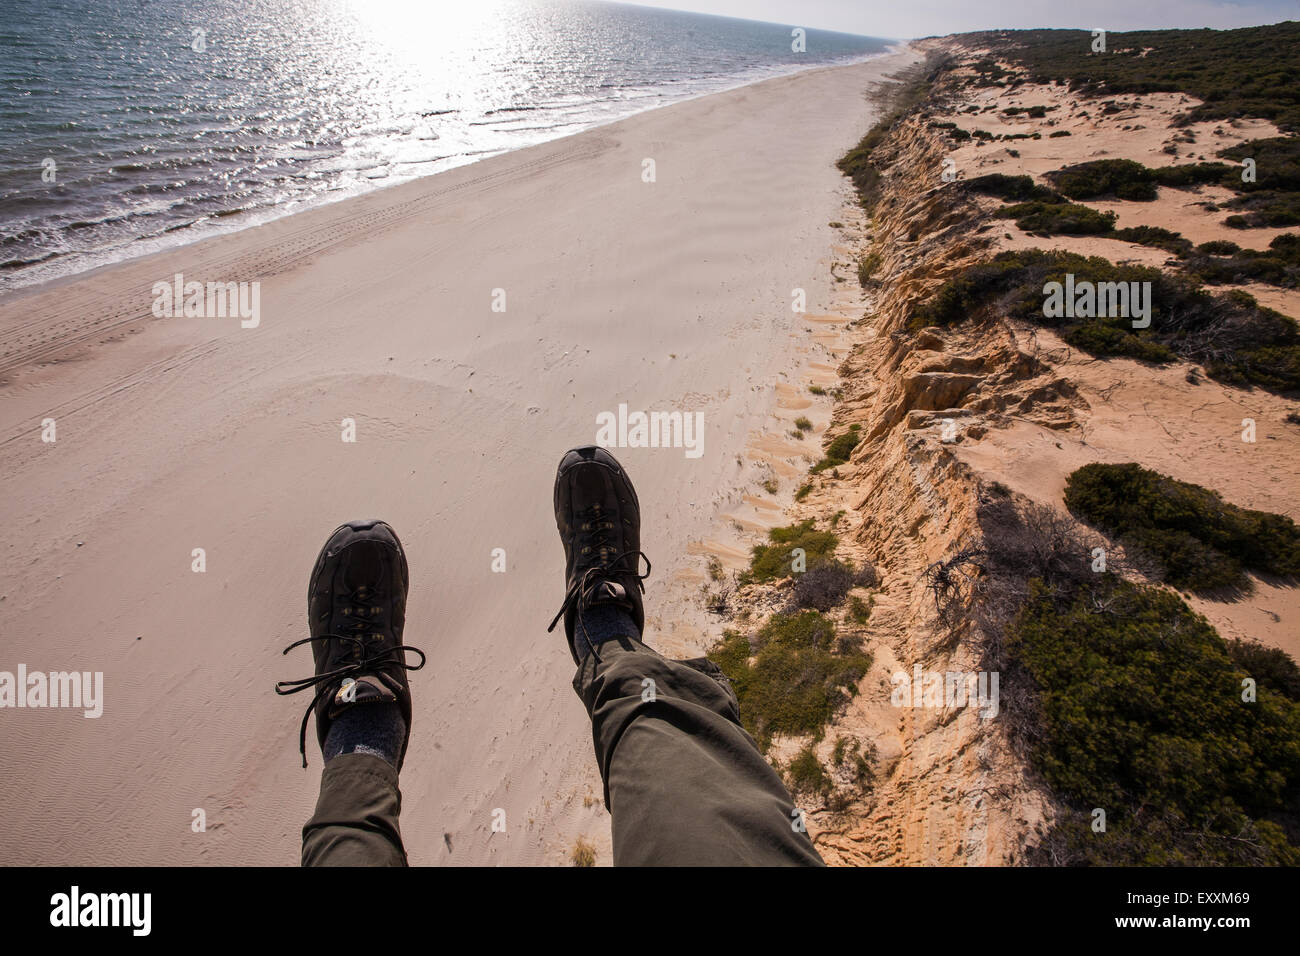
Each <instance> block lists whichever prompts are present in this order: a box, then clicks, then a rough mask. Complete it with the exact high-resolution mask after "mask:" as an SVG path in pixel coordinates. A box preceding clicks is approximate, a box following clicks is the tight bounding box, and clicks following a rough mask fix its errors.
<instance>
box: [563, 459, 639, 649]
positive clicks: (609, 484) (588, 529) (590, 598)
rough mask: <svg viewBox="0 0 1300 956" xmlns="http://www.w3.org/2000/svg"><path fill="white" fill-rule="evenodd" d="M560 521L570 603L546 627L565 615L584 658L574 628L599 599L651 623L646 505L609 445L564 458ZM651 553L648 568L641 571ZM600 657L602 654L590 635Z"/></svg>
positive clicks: (566, 596) (571, 646)
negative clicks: (644, 545)
mask: <svg viewBox="0 0 1300 956" xmlns="http://www.w3.org/2000/svg"><path fill="white" fill-rule="evenodd" d="M555 524H556V526H557V527H558V528H559V530H560V540H561V541H562V542H564V561H565V573H564V576H565V594H564V604H563V605H562V606H561V607H560V611H559V613H558V614H556V615H555V618H554V620H552V621H551V626H550V627H548V628H547V629H546V630H547V632H548V633H549V632H550V631H553V630H555V625H556V624H557V623H558V622H559V620H560V618H561V617H563V618H564V631H565V633H566V634H567V635H568V638H569V653H570V654H572V655H573V662H574V663H575V664H580V663H582V662H581V660H580V659H579V657H578V652H577V649H576V648H575V647H574V643H573V634H574V628H575V626H576V627H580V628H583V635H584V640H585V639H586V637H585V635H586V628H585V627H584V626H583V624H582V612H583V611H585V610H587V609H588V608H590V607H593V606H594V605H597V604H613V605H616V606H618V607H621V608H623V609H624V610H625V611H627V612H628V614H629V615H631V617H632V620H633V621H635V622H636V626H637V631H638V632H639V631H641V630H643V629H644V628H645V610H644V608H643V607H642V605H641V594H642V593H643V592H644V591H645V585H643V584H642V583H641V582H642V581H643V580H645V578H647V577H649V576H650V559H649V558H646V556H645V554H644V553H643V552H642V551H641V506H640V504H639V503H638V502H637V498H636V490H635V489H634V488H633V487H632V482H631V481H630V480H629V479H628V477H627V472H625V471H624V470H623V467H622V465H620V464H619V463H618V461H616V460H615V458H614V456H613V455H611V454H610V453H609V452H608V451H606V450H605V449H604V448H600V447H597V446H595V445H585V446H583V447H582V448H575V449H573V450H572V451H570V452H568V453H567V454H566V455H565V456H564V457H563V458H562V459H560V467H559V469H558V470H557V472H556V475H555ZM642 558H645V574H639V573H638V570H639V568H640V560H641V559H642ZM588 646H590V647H592V652H593V653H594V654H595V655H596V659H597V660H600V654H599V652H597V651H596V650H595V646H594V645H592V644H591V643H590V641H588Z"/></svg>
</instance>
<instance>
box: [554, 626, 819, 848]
mask: <svg viewBox="0 0 1300 956" xmlns="http://www.w3.org/2000/svg"><path fill="white" fill-rule="evenodd" d="M599 656H600V658H601V659H600V660H597V659H596V656H595V655H591V656H588V657H587V658H586V659H585V660H584V661H583V663H582V664H581V666H579V668H578V673H577V675H576V676H575V677H574V680H573V687H574V690H576V691H577V692H578V696H579V697H581V698H582V701H583V703H584V704H586V706H587V713H588V714H590V715H591V732H592V738H593V740H594V742H595V745H596V761H597V763H598V765H599V767H600V774H601V777H602V779H603V780H604V781H605V806H606V807H607V808H608V809H609V813H610V816H611V818H612V820H613V833H614V865H615V866H791V865H801V866H821V865H823V864H822V860H821V857H820V856H818V854H817V851H816V850H815V849H813V845H812V841H811V840H810V839H809V837H808V834H807V833H806V832H804V831H803V827H802V820H801V818H800V816H799V814H798V812H797V811H796V810H795V807H794V803H793V801H792V800H791V799H790V793H789V791H788V790H786V788H785V785H784V784H783V783H782V782H781V779H780V777H778V776H777V775H776V772H775V771H773V770H772V768H771V767H770V766H769V765H768V763H767V761H766V760H764V759H763V757H762V755H761V754H760V753H759V752H758V747H757V745H756V744H755V743H754V739H753V738H752V737H751V736H750V735H749V734H747V733H746V732H745V731H744V729H743V728H742V727H741V726H740V711H739V707H738V704H737V701H736V695H735V693H734V692H733V691H732V690H731V688H730V687H729V686H724V684H723V683H722V682H720V681H718V680H716V679H715V678H714V677H711V676H709V675H708V674H706V673H703V672H702V671H701V670H699V669H697V668H696V667H694V666H691V665H690V664H686V663H683V662H682V661H670V660H668V659H667V658H665V657H663V656H661V655H660V654H658V653H656V652H655V651H653V650H651V649H650V648H648V647H646V646H645V645H644V644H642V643H641V642H639V641H636V640H632V639H631V638H617V639H615V640H612V641H606V642H605V643H603V644H601V645H600V647H599Z"/></svg>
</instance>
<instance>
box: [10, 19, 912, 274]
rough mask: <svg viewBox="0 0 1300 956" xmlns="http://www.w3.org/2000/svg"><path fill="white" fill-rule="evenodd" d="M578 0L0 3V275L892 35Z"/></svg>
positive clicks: (531, 138) (394, 176)
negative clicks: (798, 35) (801, 37)
mask: <svg viewBox="0 0 1300 956" xmlns="http://www.w3.org/2000/svg"><path fill="white" fill-rule="evenodd" d="M796 26H801V25H800V24H765V23H757V22H753V21H746V20H735V19H729V18H724V17H713V16H704V15H699V14H691V13H680V12H675V11H666V10H659V9H655V8H650V7H635V6H623V5H619V4H609V3H595V2H584V0H460V2H457V3H448V2H443V0H0V293H3V292H6V291H10V290H13V289H15V288H19V287H21V286H25V285H29V284H32V283H35V282H40V281H44V280H47V279H51V278H54V277H57V276H62V275H68V274H71V273H74V272H79V271H82V270H85V269H88V268H93V267H95V266H99V265H103V264H106V263H109V262H114V261H118V260H121V259H125V258H129V257H132V256H136V255H141V254H144V253H148V252H153V251H156V250H158V249H161V248H165V247H167V246H170V245H175V244H179V243H182V242H188V241H193V240H195V239H198V238H202V237H205V236H208V235H212V234H214V233H217V232H223V231H229V230H232V229H238V228H243V227H245V226H248V225H251V224H254V223H257V222H263V221H266V220H268V219H271V218H275V217H277V216H281V215H285V214H287V213H291V212H295V211H297V210H300V209H303V208H306V207H308V206H311V205H316V204H319V203H322V202H327V201H330V200H333V199H338V198H342V197H344V196H348V195H353V194H356V193H359V192H363V191H366V190H368V189H373V188H377V187H379V186H383V185H387V184H391V183H396V182H401V181H404V180H408V179H411V178H414V177H417V176H425V175H429V174H430V173H434V172H438V171H440V170H443V169H447V168H450V167H453V166H457V165H461V164H464V163H468V162H473V161H475V160H477V159H481V158H483V157H486V156H490V155H493V154H496V153H499V152H502V151H505V150H510V149H516V148H519V147H521V146H527V145H530V144H533V143H537V142H541V141H543V140H547V139H553V138H555V137H558V136H563V135H566V134H569V133H573V132H577V131H579V130H582V129H586V128H589V127H591V126H594V125H598V124H600V123H604V122H609V121H611V120H614V119H619V118H621V117H624V116H627V115H630V114H632V113H635V112H639V111H641V110H643V109H648V108H651V107H655V106H660V105H664V104H667V103H671V102H674V101H676V100H680V99H683V98H687V97H690V96H696V95H700V94H702V93H708V92H712V91H716V90H720V89H726V88H728V87H732V86H736V85H739V84H741V83H746V82H752V81H753V80H756V79H760V78H763V77H765V76H771V75H776V74H780V73H787V72H791V71H794V70H798V69H801V68H806V67H810V66H817V65H823V64H827V63H835V62H848V61H854V60H861V59H864V58H867V57H869V56H872V55H878V54H880V53H882V52H883V51H884V50H885V49H886V46H887V42H886V41H884V40H880V39H873V38H869V37H860V36H852V35H848V34H841V33H829V32H825V31H820V30H814V29H807V36H806V45H807V49H806V52H802V53H796V52H794V51H792V50H791V42H792V38H791V30H792V28H793V27H796Z"/></svg>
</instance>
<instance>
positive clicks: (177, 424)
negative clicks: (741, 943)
mask: <svg viewBox="0 0 1300 956" xmlns="http://www.w3.org/2000/svg"><path fill="white" fill-rule="evenodd" d="M911 58H912V57H911V54H902V55H900V56H895V57H891V58H888V59H881V60H877V61H873V62H872V63H868V64H863V65H857V66H850V67H837V68H824V69H817V70H812V71H808V72H804V73H800V74H797V75H794V76H790V77H783V78H779V79H775V80H769V81H766V82H763V83H759V84H754V85H751V86H747V87H743V88H741V89H737V90H733V91H730V92H726V93H721V94H716V95H713V96H708V97H704V98H700V99H697V100H693V101H689V102H686V103H682V104H678V105H675V106H672V107H668V108H665V109H662V110H657V111H653V112H650V113H646V114H642V115H639V116H636V117H633V118H631V119H628V120H624V121H622V122H619V123H616V124H613V125H610V126H606V127H603V128H600V129H597V130H593V131H590V132H587V133H584V134H581V135H578V136H574V137H570V138H567V139H563V140H558V141H555V142H552V143H548V144H544V145H541V146H537V147H534V148H531V149H527V150H522V151H519V152H516V153H512V154H508V155H504V156H500V157H495V158H492V159H489V160H486V161H484V162H481V163H478V164H475V165H473V166H469V167H464V168H461V169H457V170H454V171H451V172H448V173H444V174H441V175H438V176H435V177H431V178H429V179H425V180H421V181H419V182H414V183H410V184H406V185H404V186H399V187H395V188H392V189H388V190H382V191H380V192H376V193H372V194H370V195H368V196H364V197H361V198H358V199H354V200H349V201H346V202H342V203H338V204H335V205H332V206H328V207H325V208H321V209H317V210H313V211H310V212H306V213H303V214H300V215H296V216H291V217H288V218H285V219H282V220H280V221H278V222H275V223H271V224H268V225H265V226H261V227H258V228H255V229H250V230H247V231H244V232H241V233H238V234H235V235H233V236H226V237H221V238H218V239H214V240H211V241H208V242H205V243H201V244H198V245H194V246H190V247H187V248H184V249H179V250H175V251H171V252H167V253H164V254H160V255H158V256H154V257H150V258H148V259H142V260H137V261H135V262H132V263H127V264H123V265H120V266H115V267H112V268H109V269H105V270H101V271H99V272H96V273H92V274H89V275H88V276H86V277H83V278H81V279H78V280H74V281H70V282H65V283H60V284H58V285H56V286H53V287H46V288H43V289H40V290H37V291H35V292H32V293H28V294H21V295H18V296H11V297H10V298H8V299H7V300H5V301H3V302H0V374H2V375H3V384H2V385H0V442H3V449H4V454H3V458H2V459H0V497H2V498H3V501H4V517H5V520H6V524H7V527H8V532H7V534H6V536H5V543H4V549H3V582H4V583H3V587H2V593H3V603H2V604H0V609H2V617H0V620H3V621H4V642H3V645H4V653H3V655H0V670H8V671H14V670H16V669H17V666H18V664H20V663H23V664H26V665H27V666H28V667H29V668H31V669H42V670H73V669H75V670H82V671H86V670H89V671H103V672H104V675H105V695H106V703H105V706H104V715H103V717H101V718H99V719H98V720H89V719H84V718H83V717H82V716H81V714H80V712H79V711H68V710H44V711H41V710H22V711H18V710H5V711H3V712H0V720H2V721H3V722H4V726H3V734H0V760H2V761H3V764H4V766H5V773H4V775H3V778H0V802H2V803H3V805H4V807H5V811H4V813H3V815H0V862H2V863H5V864H20V863H60V864H90V863H98V864H143V863H154V864H190V863H257V864H293V863H296V862H297V858H298V848H299V828H300V827H301V825H302V823H303V822H304V821H305V820H306V819H307V817H308V816H309V815H310V813H311V809H312V806H313V804H314V801H315V798H316V789H317V784H318V780H319V772H320V766H321V762H320V756H319V751H318V750H317V748H316V745H315V737H314V730H312V731H310V732H309V750H308V757H309V760H310V763H311V767H310V769H309V770H307V771H304V770H302V769H301V767H300V766H299V761H298V755H297V736H296V734H297V724H298V720H299V716H300V713H301V710H302V708H304V707H305V706H306V704H307V700H306V698H305V695H304V696H301V697H291V698H280V697H277V696H275V695H274V694H273V693H272V692H271V688H272V685H273V684H274V682H275V681H276V680H277V679H282V678H295V677H303V676H306V675H307V674H309V673H310V670H311V662H310V654H309V653H308V652H307V651H306V650H305V649H303V650H299V651H297V652H295V653H294V655H292V656H291V657H290V658H288V659H286V658H284V657H281V656H280V650H281V648H283V647H284V646H285V645H287V644H288V643H289V642H291V641H293V640H295V639H297V638H300V637H304V636H306V634H307V631H306V622H305V592H306V586H307V576H308V573H309V572H310V569H311V563H312V561H313V559H314V558H315V555H316V552H317V550H318V548H319V547H320V545H321V544H322V542H323V541H324V539H325V537H326V536H327V535H328V534H329V532H330V531H331V530H332V529H333V528H334V527H335V526H336V525H337V524H338V523H339V522H341V521H343V520H347V519H351V518H359V517H369V516H379V517H383V518H385V519H387V520H388V521H389V522H391V523H392V524H393V525H394V526H395V527H396V529H397V531H398V533H399V534H400V535H401V536H402V539H403V541H404V543H405V545H406V548H407V552H408V555H409V559H410V565H411V573H412V586H411V594H410V603H409V608H408V626H407V631H406V638H407V641H408V643H412V644H415V645H417V646H421V647H423V648H424V649H425V650H426V651H427V652H428V654H429V666H428V667H427V668H426V669H425V670H424V671H422V672H420V673H418V674H415V675H413V687H414V697H415V724H414V731H413V735H412V739H411V751H410V754H409V756H408V759H407V766H406V769H405V772H404V774H403V780H402V784H403V786H402V789H403V793H404V798H405V805H404V812H403V817H402V829H403V833H404V835H405V837H406V841H407V846H408V850H409V853H410V856H411V859H412V862H413V863H417V864H429V863H462V864H467V863H517V864H527V863H541V862H560V861H561V860H562V859H563V858H564V855H565V854H566V853H567V850H568V848H569V846H570V845H571V843H572V841H573V840H574V839H575V838H576V837H577V836H579V835H585V836H587V837H589V838H591V839H593V840H594V841H595V843H596V845H597V848H598V851H599V852H600V854H601V859H600V862H607V861H608V849H607V848H608V817H607V816H605V815H604V813H603V811H601V810H600V808H599V804H598V801H593V800H592V799H591V797H592V796H594V795H597V794H599V789H600V788H599V780H598V777H597V775H596V772H595V767H594V761H593V758H592V754H591V744H590V734H589V729H588V726H587V722H586V717H585V714H584V713H583V710H582V706H581V704H580V703H579V701H578V699H577V698H576V696H575V695H574V694H573V691H572V690H571V688H570V686H569V681H570V679H571V677H572V664H571V662H570V659H569V655H568V651H567V650H566V649H565V646H564V640H563V637H561V636H558V635H555V634H552V635H547V634H546V633H545V626H546V623H547V622H548V621H549V619H550V617H551V614H552V613H553V612H554V611H555V609H556V607H557V606H558V604H559V602H560V600H561V597H562V586H563V558H562V552H561V549H560V545H559V541H558V539H557V536H556V534H555V530H554V523H553V518H552V514H551V482H552V478H553V473H554V467H555V464H556V462H557V461H558V459H559V457H560V455H561V454H562V453H563V451H564V450H565V449H567V448H568V447H570V446H572V445H576V444H583V443H588V442H591V441H592V440H593V439H594V438H595V416H596V413H598V412H600V411H613V410H615V409H616V408H617V406H618V404H619V403H620V402H627V403H628V404H629V405H630V407H631V408H633V409H657V410H674V409H676V410H682V411H700V412H703V413H704V417H705V430H704V455H703V456H702V457H701V458H699V459H696V460H692V459H688V458H687V457H686V456H685V455H684V453H683V451H682V450H681V449H662V450H627V451H621V452H616V453H617V454H619V455H620V457H621V458H622V459H623V461H624V462H625V463H626V464H627V465H628V467H629V470H630V471H631V474H632V476H633V478H634V480H635V481H636V483H637V486H638V490H639V492H640V496H641V500H642V504H643V508H644V524H645V529H644V546H645V549H646V551H647V552H648V553H649V554H650V557H651V559H652V560H653V561H655V565H656V567H655V570H656V573H655V575H654V577H652V578H651V580H650V582H649V588H648V593H647V611H648V613H649V614H650V616H651V619H652V621H655V620H656V618H659V619H660V620H658V621H657V623H658V624H659V625H660V626H661V627H662V626H663V624H664V622H663V621H662V617H663V616H664V614H665V610H664V607H662V606H661V605H660V601H661V598H662V596H663V595H664V594H665V593H666V591H667V590H668V585H667V584H666V582H668V581H669V580H670V578H671V576H672V574H673V573H674V569H680V567H681V566H683V565H685V564H686V563H688V562H690V561H695V562H696V563H698V560H699V559H698V558H691V557H690V555H688V553H687V551H688V548H687V545H688V542H689V541H690V540H691V539H693V538H699V537H702V536H705V535H706V534H707V533H708V530H709V528H710V521H711V520H712V518H713V516H714V515H715V514H716V512H717V511H718V507H719V506H718V501H719V491H718V489H720V488H726V487H728V485H729V483H731V482H733V481H734V479H735V477H736V475H737V473H738V472H739V470H740V469H741V467H742V466H741V465H740V464H738V455H739V453H740V452H741V451H742V449H743V448H744V447H745V443H746V437H747V435H748V434H749V432H750V431H751V430H752V429H753V428H755V427H756V426H757V424H759V423H761V422H762V420H763V419H764V417H765V415H766V414H767V412H768V411H769V406H770V405H771V403H772V402H773V401H774V400H775V398H776V394H775V383H776V381H777V379H778V377H779V375H780V373H781V371H783V370H786V371H788V370H790V369H792V368H795V367H796V364H795V363H796V362H797V357H796V356H793V355H792V354H790V349H789V336H790V333H791V332H792V331H793V330H794V329H796V328H797V327H800V322H799V321H798V319H799V317H796V316H793V315H792V314H791V311H790V291H791V289H793V288H795V287H802V288H804V289H806V290H807V293H808V310H809V312H817V311H819V310H822V309H824V308H826V307H827V305H828V303H829V302H830V300H831V299H832V290H831V282H830V276H829V273H828V270H827V268H826V261H827V258H828V256H829V254H830V247H831V245H832V243H833V241H834V238H835V237H834V235H833V234H834V230H832V229H831V228H830V227H829V226H828V222H829V221H830V220H833V219H835V218H837V214H838V211H839V208H840V190H841V188H842V187H841V183H842V180H841V177H840V174H839V173H838V172H837V171H836V169H835V168H834V165H833V163H834V160H835V159H836V158H838V157H839V156H840V155H841V154H842V153H843V152H844V151H845V150H846V149H847V148H848V147H850V146H851V145H852V144H853V143H854V142H856V140H857V139H858V137H860V136H861V135H862V133H863V132H865V131H866V129H867V128H869V126H870V124H871V122H872V121H873V113H874V108H873V107H872V106H871V104H870V103H869V102H868V101H867V100H866V99H865V98H864V96H863V93H864V91H865V90H866V88H867V87H868V86H869V85H870V83H871V82H872V81H873V80H876V79H878V78H879V77H881V76H882V75H883V74H884V73H886V72H891V71H893V70H895V69H897V68H898V67H900V66H901V65H903V63H904V62H907V61H910V60H911ZM646 157H650V158H653V159H654V160H655V161H656V164H657V182H655V183H653V184H646V183H644V182H642V180H641V171H642V160H643V159H644V158H646ZM176 272H182V273H184V275H185V277H186V278H187V279H197V280H200V281H207V280H225V281H252V280H260V281H261V283H262V285H261V312H262V317H261V325H260V327H258V328H256V329H241V328H240V326H239V322H238V320H237V319H232V318H225V319H216V318H203V319H197V318H196V319H184V318H164V319H156V318H153V317H151V316H150V314H149V308H150V304H151V302H152V294H151V291H150V290H151V287H152V285H153V283H154V282H156V281H159V280H168V279H170V278H171V276H172V275H173V274H174V273H176ZM495 288H504V289H505V290H506V294H507V309H508V311H507V312H506V313H504V314H501V313H494V312H493V311H491V308H490V306H491V301H492V299H491V296H492V290H493V289H495ZM673 355H675V357H672V356H673ZM47 417H53V418H55V419H56V421H57V442H56V443H54V444H45V443H42V441H41V440H40V423H41V421H42V420H43V419H45V418H47ZM345 417H351V418H354V419H355V420H356V423H357V429H358V440H357V442H356V443H355V444H345V443H343V442H342V441H341V440H340V420H341V419H343V418H345ZM498 547H499V548H504V549H505V550H506V553H507V562H508V571H507V573H505V574H496V573H492V572H491V570H490V563H491V551H492V549H493V548H498ZM194 548H204V549H205V550H206V560H207V571H206V573H203V574H196V573H193V572H192V571H191V560H192V558H191V552H192V549H194ZM647 636H648V639H649V640H650V641H651V642H652V643H653V642H654V640H655V628H654V627H653V626H652V628H651V629H650V633H649V634H648V635H647ZM584 798H585V799H584ZM588 804H590V805H588ZM498 807H499V808H503V809H504V810H505V811H506V822H507V826H508V829H507V832H505V833H496V834H494V833H492V832H491V824H492V811H493V810H494V808H498ZM195 808H202V809H203V810H204V811H205V812H206V817H207V832H206V833H194V832H192V831H191V812H192V810H193V809H195ZM444 835H446V837H444Z"/></svg>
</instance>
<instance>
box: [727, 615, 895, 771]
mask: <svg viewBox="0 0 1300 956" xmlns="http://www.w3.org/2000/svg"><path fill="white" fill-rule="evenodd" d="M751 658H752V663H751ZM709 659H710V660H712V661H713V662H714V663H716V664H717V665H718V666H719V667H720V668H721V669H722V671H723V673H725V674H726V675H727V677H728V678H729V679H730V680H731V684H732V687H733V689H734V690H735V692H736V697H737V699H738V700H739V701H740V717H741V722H742V724H743V725H744V727H745V729H746V730H747V731H749V733H750V734H751V735H753V737H754V739H755V740H757V741H758V743H759V746H760V747H761V748H762V749H763V751H764V752H766V750H767V748H768V747H769V746H770V744H771V742H772V737H773V735H775V734H788V735H802V734H817V735H820V733H821V731H822V728H823V727H825V725H826V724H827V723H829V722H830V720H831V719H832V717H834V715H835V712H836V710H837V709H838V708H839V707H841V706H842V705H844V704H845V703H847V702H848V701H849V700H850V699H852V698H853V697H854V696H855V695H856V694H857V684H858V681H860V680H861V679H862V677H863V675H865V674H866V672H867V669H868V668H869V667H870V666H871V658H870V656H869V655H867V654H864V653H862V652H861V651H860V650H859V649H858V648H857V647H856V646H853V645H852V644H848V645H846V643H845V642H843V641H840V640H837V639H836V633H835V622H834V621H832V620H831V619H830V618H827V617H824V616H823V615H822V614H820V613H819V612H817V611H800V612H799V613H797V614H776V615H773V616H772V618H771V619H769V620H768V622H767V623H766V624H764V625H763V627H762V628H761V629H760V630H759V632H758V634H757V635H756V636H755V639H754V644H753V646H751V643H750V641H749V639H748V638H746V637H745V636H744V635H743V634H740V633H739V632H736V631H727V632H725V633H724V634H723V639H722V641H720V642H719V643H718V644H717V645H715V647H714V648H713V649H712V650H711V651H710V652H709Z"/></svg>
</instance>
